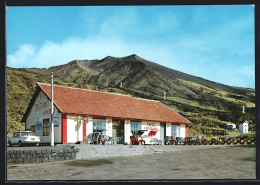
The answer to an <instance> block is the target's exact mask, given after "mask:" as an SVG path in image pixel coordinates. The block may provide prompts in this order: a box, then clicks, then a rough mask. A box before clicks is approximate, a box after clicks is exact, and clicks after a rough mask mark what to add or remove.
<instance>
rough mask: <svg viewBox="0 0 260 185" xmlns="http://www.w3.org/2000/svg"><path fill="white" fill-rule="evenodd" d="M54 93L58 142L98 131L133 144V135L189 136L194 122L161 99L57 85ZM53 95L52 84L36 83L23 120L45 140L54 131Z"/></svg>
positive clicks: (118, 141)
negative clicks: (51, 103)
mask: <svg viewBox="0 0 260 185" xmlns="http://www.w3.org/2000/svg"><path fill="white" fill-rule="evenodd" d="M54 92H55V93H54V113H55V115H56V116H53V117H56V118H57V120H56V122H55V124H54V132H55V133H54V140H55V143H81V142H87V143H88V141H91V140H93V135H94V134H98V135H99V136H100V135H102V137H103V138H105V137H106V138H110V139H113V141H114V142H113V143H114V144H115V143H116V144H131V143H133V140H134V138H135V139H136V140H139V139H142V140H144V141H145V144H152V141H156V140H161V141H163V140H164V138H165V137H166V136H173V137H186V136H187V129H188V127H187V125H189V124H192V123H191V122H190V121H189V120H187V119H186V118H184V117H182V116H181V115H180V114H178V113H176V112H175V111H173V110H172V109H170V108H169V107H167V106H165V105H164V104H162V103H161V102H159V101H154V100H145V99H140V98H133V97H131V96H126V95H119V94H112V93H104V92H97V91H89V90H86V89H77V88H70V87H64V86H57V85H54ZM50 96H51V87H50V84H44V83H37V89H36V91H35V93H34V95H33V97H32V99H31V102H30V104H29V106H28V108H27V110H26V113H25V115H24V117H23V119H22V121H24V122H25V123H26V124H25V125H26V129H27V130H30V129H31V130H35V133H36V134H37V135H39V136H42V137H41V138H42V142H45V143H48V142H50V139H51V138H50V135H51V132H52V130H51V129H50V122H51V115H50V111H49V109H50V102H51V101H50ZM97 132H99V133H97ZM136 136H137V138H136ZM96 143H97V142H96ZM137 144H138V142H137Z"/></svg>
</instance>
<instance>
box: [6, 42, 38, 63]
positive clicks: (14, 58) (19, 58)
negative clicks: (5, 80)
mask: <svg viewBox="0 0 260 185" xmlns="http://www.w3.org/2000/svg"><path fill="white" fill-rule="evenodd" d="M35 52H36V48H35V47H34V46H33V45H31V44H24V45H21V46H20V47H19V49H18V50H17V51H16V52H15V53H14V54H11V55H7V66H12V67H23V66H26V65H28V64H29V61H31V62H33V61H32V60H31V59H32V58H33V57H34V56H35ZM31 64H32V63H31ZM29 66H31V65H30V64H29Z"/></svg>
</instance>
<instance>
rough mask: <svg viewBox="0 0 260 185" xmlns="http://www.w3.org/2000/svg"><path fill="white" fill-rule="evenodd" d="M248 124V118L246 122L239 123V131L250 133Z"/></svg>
mask: <svg viewBox="0 0 260 185" xmlns="http://www.w3.org/2000/svg"><path fill="white" fill-rule="evenodd" d="M248 124H249V122H248V121H247V120H246V121H245V122H244V123H241V124H240V125H239V131H240V132H241V133H248Z"/></svg>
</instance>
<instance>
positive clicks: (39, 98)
mask: <svg viewBox="0 0 260 185" xmlns="http://www.w3.org/2000/svg"><path fill="white" fill-rule="evenodd" d="M43 100H47V96H46V95H45V94H43V92H40V94H39V96H38V102H41V101H43Z"/></svg>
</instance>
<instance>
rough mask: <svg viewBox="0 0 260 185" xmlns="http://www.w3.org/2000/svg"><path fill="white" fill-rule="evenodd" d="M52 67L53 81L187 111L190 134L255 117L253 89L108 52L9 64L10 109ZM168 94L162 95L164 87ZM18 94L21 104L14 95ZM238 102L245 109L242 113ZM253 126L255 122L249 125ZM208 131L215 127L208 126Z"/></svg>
mask: <svg viewBox="0 0 260 185" xmlns="http://www.w3.org/2000/svg"><path fill="white" fill-rule="evenodd" d="M50 72H54V79H55V84H59V85H65V86H72V87H79V88H88V89H93V90H100V91H105V90H106V91H109V92H115V93H122V94H129V95H132V96H135V97H141V98H147V99H155V100H159V101H162V102H163V103H164V104H166V105H168V106H169V107H171V108H173V109H174V110H176V111H177V112H179V113H180V114H182V115H183V116H185V117H187V118H188V119H189V120H190V121H192V122H193V123H194V125H193V126H192V127H191V128H190V130H191V133H190V134H196V133H203V132H204V130H203V129H202V128H201V127H202V125H204V126H205V125H208V126H209V127H210V128H213V130H214V129H215V130H216V129H223V128H224V127H225V125H226V124H227V123H229V122H234V123H236V124H239V123H241V122H243V121H244V120H245V119H247V120H249V122H250V123H253V124H252V125H254V123H255V93H254V89H248V88H237V87H230V86H227V85H224V84H219V83H215V82H211V81H208V80H205V79H202V78H199V77H195V76H191V75H188V74H185V73H182V72H179V71H176V70H173V69H170V68H166V67H164V66H161V65H159V64H156V63H153V62H150V61H147V60H145V59H142V58H141V57H139V56H137V55H130V56H127V57H121V58H119V57H111V56H108V57H106V58H104V59H102V60H74V61H71V62H69V63H67V64H64V65H59V66H53V67H50V68H47V69H46V68H24V69H11V68H9V69H8V71H7V74H8V75H9V80H8V83H9V86H8V97H9V98H10V99H9V102H12V104H9V105H8V106H9V110H10V114H11V113H12V112H15V111H16V112H17V110H18V109H21V111H20V112H19V116H18V117H17V118H16V119H17V120H19V119H18V118H20V117H21V115H22V114H23V113H24V111H25V110H24V109H25V107H26V106H27V105H28V103H29V99H30V98H31V94H32V93H33V91H34V90H33V88H34V87H35V83H36V82H37V81H40V82H48V81H50V80H49V79H50ZM14 87H16V88H15V89H16V90H18V91H19V88H21V89H23V91H24V92H22V93H25V92H26V95H24V96H20V95H16V92H14ZM165 92H166V96H167V99H166V100H165V99H164V98H163V97H164V93H165ZM14 97H15V98H16V100H19V97H22V98H23V99H21V101H22V103H21V105H20V104H19V105H17V103H16V102H15V101H13V99H14ZM242 106H245V107H246V113H245V114H243V113H242ZM252 129H254V128H252ZM207 132H208V133H209V134H210V133H211V134H219V132H214V131H211V130H209V131H207Z"/></svg>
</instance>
